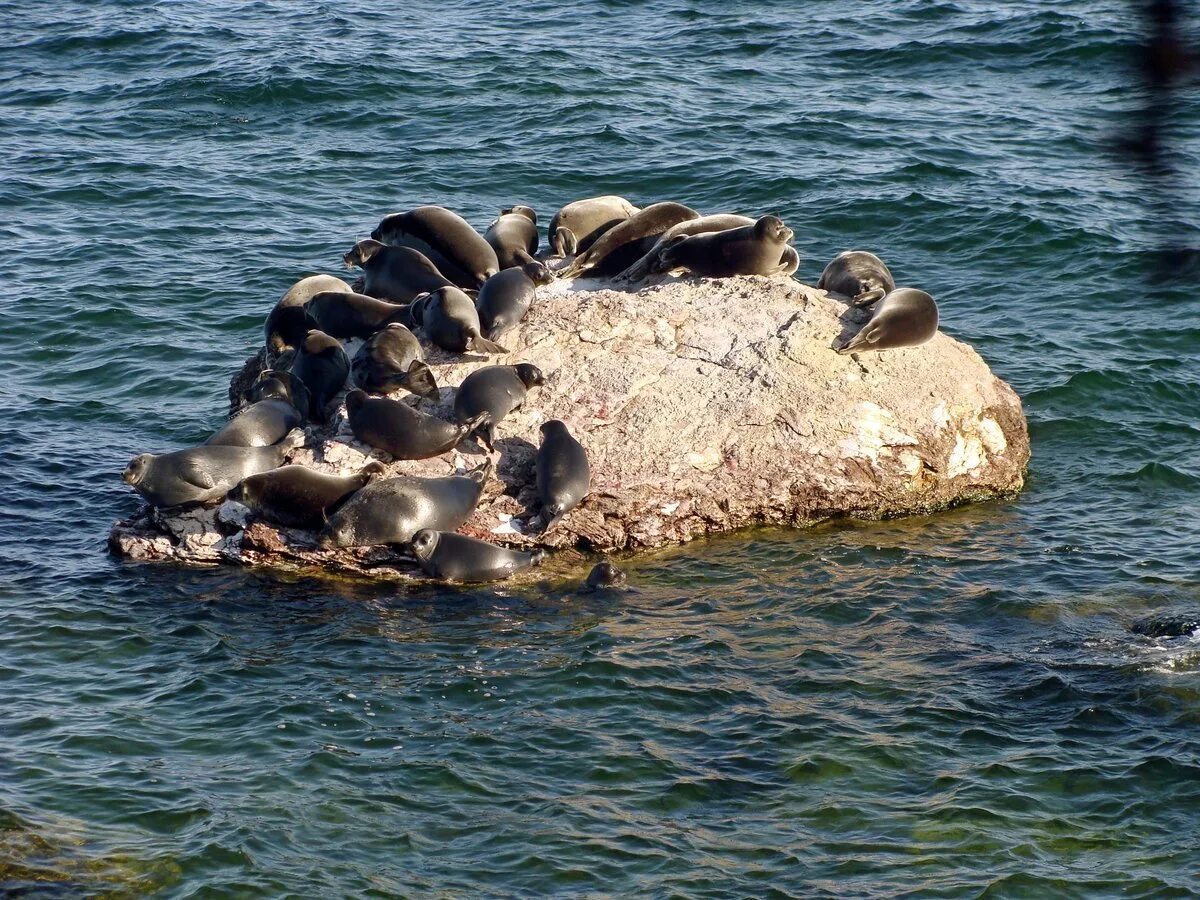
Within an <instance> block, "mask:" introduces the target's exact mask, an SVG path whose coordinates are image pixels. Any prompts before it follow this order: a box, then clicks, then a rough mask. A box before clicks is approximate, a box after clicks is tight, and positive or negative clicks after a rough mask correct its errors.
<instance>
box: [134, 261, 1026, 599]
mask: <svg viewBox="0 0 1200 900" xmlns="http://www.w3.org/2000/svg"><path fill="white" fill-rule="evenodd" d="M865 318H866V314H865V313H862V312H860V311H857V310H852V309H850V308H848V307H847V306H846V305H845V304H844V303H843V302H841V301H840V300H839V299H837V298H835V297H833V296H830V295H827V294H826V293H825V292H824V291H818V290H816V289H814V288H811V287H807V286H805V285H802V284H800V283H798V282H795V281H790V280H771V279H767V278H761V277H743V278H731V279H724V280H719V281H679V280H668V281H667V282H666V283H663V284H659V285H654V286H649V287H644V288H642V289H641V290H638V291H628V292H627V291H621V290H614V289H610V288H609V287H607V286H602V285H598V284H595V283H588V282H586V281H583V280H580V281H577V282H574V283H571V282H561V281H560V282H558V283H556V284H554V285H552V286H550V287H549V288H545V289H543V290H542V291H541V292H539V295H538V302H537V303H536V304H535V306H534V308H533V310H532V311H531V312H530V314H529V316H528V318H527V319H526V321H525V322H524V323H523V324H522V326H520V327H519V328H518V329H517V330H516V331H513V332H510V333H509V334H508V335H506V336H505V337H504V338H503V340H502V343H504V344H505V345H506V346H507V347H508V348H509V349H510V350H511V351H512V352H511V353H510V354H509V355H508V356H506V357H500V358H497V357H492V358H484V357H461V356H452V355H449V354H440V353H437V352H436V351H435V352H434V353H431V354H430V359H429V362H430V364H431V366H432V368H433V369H434V372H435V374H436V376H437V378H438V382H439V384H440V385H442V386H443V389H442V394H441V402H440V403H434V402H432V401H431V400H424V399H423V400H421V401H420V406H421V408H422V409H423V410H425V411H427V412H436V413H440V414H442V415H445V416H448V415H449V410H450V405H451V403H452V401H453V387H454V386H455V385H457V384H458V383H459V382H460V381H462V379H463V378H464V377H465V376H466V375H467V374H468V373H469V372H470V371H472V370H474V369H475V368H477V367H479V366H482V365H491V364H495V363H506V364H508V363H515V362H532V363H534V364H536V365H537V366H539V367H540V368H541V369H542V370H543V372H544V373H545V374H546V384H545V386H544V387H540V388H535V389H534V390H533V391H532V392H531V393H530V396H529V399H528V402H527V403H526V405H525V407H524V408H523V409H521V410H519V411H517V412H516V413H514V414H513V415H511V416H510V417H509V418H508V419H506V420H505V421H504V422H503V423H502V424H501V425H500V427H499V429H498V438H499V439H498V441H497V443H496V448H497V451H498V455H497V457H496V477H495V478H494V479H493V480H492V482H491V483H490V484H489V485H488V487H487V490H486V491H485V494H484V498H483V500H482V501H481V503H480V506H479V508H478V510H477V511H476V513H475V515H474V516H473V518H472V519H471V520H470V522H468V524H467V525H466V526H465V527H464V528H463V531H464V533H468V534H472V535H474V536H476V537H481V538H485V539H487V540H491V541H497V542H502V543H506V544H510V545H513V546H532V545H538V546H544V547H549V548H554V549H565V548H573V549H576V550H583V551H587V550H612V549H615V550H634V549H640V548H651V547H657V546H661V545H663V544H667V543H672V542H679V541H687V540H689V539H691V538H694V537H696V536H698V535H703V534H709V533H713V532H719V531H728V530H731V529H736V528H742V527H745V526H749V525H758V524H774V525H780V524H786V525H793V526H805V525H811V524H813V523H816V522H820V521H823V520H826V519H831V518H840V517H854V518H863V519H876V518H883V517H890V516H897V515H904V514H911V513H926V512H930V511H933V510H937V509H941V508H945V507H948V506H951V505H955V504H959V503H965V502H969V501H977V500H986V499H989V498H993V497H997V496H1001V495H1005V494H1011V493H1014V492H1016V491H1018V490H1020V488H1021V487H1022V484H1023V479H1024V473H1025V468H1026V465H1027V462H1028V459H1029V437H1028V431H1027V427H1026V423H1025V418H1024V415H1023V414H1022V410H1021V402H1020V399H1019V398H1018V397H1017V395H1016V393H1015V392H1014V391H1013V390H1012V389H1011V388H1010V387H1009V386H1008V385H1006V384H1005V383H1004V382H1002V381H1000V380H999V379H998V378H996V377H995V376H994V375H993V374H992V373H991V371H990V370H989V369H988V367H987V365H986V363H984V361H983V360H982V359H981V358H980V357H979V355H978V354H977V353H976V352H975V351H974V350H972V349H971V348H970V347H969V346H967V345H966V344H963V343H961V342H959V341H956V340H954V339H953V338H951V337H949V336H948V335H945V334H941V333H939V334H938V335H937V336H936V337H935V338H934V339H933V340H932V341H930V342H929V343H927V344H925V345H923V346H921V347H917V348H914V349H908V350H893V351H887V352H884V353H881V354H869V355H864V356H863V357H861V359H859V360H856V359H854V358H852V357H847V356H839V355H838V354H836V353H834V352H833V350H832V347H833V346H835V345H840V343H841V341H843V340H844V339H845V338H846V337H848V336H849V335H851V334H853V333H854V332H855V331H857V329H858V327H859V325H860V324H861V323H862V322H863V321H865ZM347 349H348V352H350V353H351V354H352V353H353V349H354V348H353V347H348V348H347ZM261 365H262V359H261V358H257V357H256V358H254V359H251V360H249V361H248V362H247V368H246V370H245V371H244V372H243V373H242V375H241V376H240V377H242V378H245V377H251V376H252V375H253V373H254V372H256V371H257V369H258V368H259V367H261ZM415 400H416V398H410V401H415ZM551 418H557V419H562V420H563V421H565V422H566V423H567V425H568V426H569V427H570V429H571V432H572V433H573V434H574V435H575V436H576V437H577V438H578V439H579V440H580V441H581V442H582V443H583V445H584V446H585V447H586V448H587V450H588V454H589V457H590V461H591V469H592V492H591V494H590V496H589V497H588V499H587V500H585V501H584V503H583V504H582V505H581V506H580V507H579V508H577V509H576V510H574V511H573V512H572V513H570V514H568V515H567V516H566V517H565V518H564V519H563V520H562V522H561V524H560V525H559V526H558V527H557V528H556V529H554V530H553V531H551V532H550V533H542V532H541V529H540V525H541V521H540V518H538V516H537V515H536V513H537V510H536V500H535V495H534V488H533V456H534V453H535V451H536V444H537V440H538V438H537V435H538V425H540V424H541V423H542V422H544V421H545V420H547V419H551ZM485 452H486V451H485V450H484V448H482V447H481V446H476V445H475V444H474V443H473V442H471V443H468V444H466V445H464V446H463V447H462V448H460V451H457V452H454V453H450V454H447V455H446V456H445V457H442V458H438V459H432V460H423V461H419V462H394V463H391V462H389V466H388V468H389V473H394V474H399V473H410V474H448V473H450V472H452V471H455V470H462V469H463V468H469V467H472V466H474V465H476V464H477V463H478V462H480V461H482V459H483V454H484V453H485ZM369 455H372V454H371V452H370V448H368V447H364V446H362V445H360V444H358V443H357V442H355V441H354V439H353V436H352V435H351V434H350V432H349V429H348V427H347V425H346V423H345V417H344V414H339V415H338V416H337V417H335V419H334V426H333V429H332V430H330V431H318V430H312V431H311V432H310V434H309V436H308V441H307V443H306V445H305V447H303V448H301V449H300V450H298V451H296V453H295V454H294V456H293V458H292V461H293V462H300V463H304V464H307V465H312V466H315V467H317V468H322V469H325V470H327V471H338V472H344V471H352V470H357V469H358V468H360V467H361V466H362V465H363V464H364V463H365V462H366V460H367V457H368V456H369ZM373 457H374V458H383V459H385V461H386V457H384V456H383V455H382V454H381V453H379V452H378V451H376V452H375V453H374V454H373ZM245 512H246V511H245V509H244V508H242V507H239V506H237V505H236V504H233V503H228V502H227V503H225V504H224V505H222V506H221V507H219V508H217V509H215V510H214V509H210V510H199V511H193V512H190V513H187V514H185V515H182V516H174V517H170V518H166V517H163V516H161V515H160V514H158V513H155V512H151V511H146V512H144V513H143V514H142V515H140V516H139V517H136V518H135V519H133V520H131V521H129V522H122V523H118V524H117V525H116V526H115V527H114V529H113V534H112V544H113V547H114V548H115V549H116V550H117V551H118V552H120V553H123V554H125V555H128V556H132V557H135V558H143V559H145V558H169V559H176V560H181V561H192V562H215V561H219V560H233V561H237V562H241V563H246V564H250V565H265V566H276V567H282V568H296V569H305V570H324V571H335V572H344V573H352V574H359V575H370V576H374V577H380V576H383V577H395V578H404V577H408V575H409V574H410V573H412V572H413V571H414V569H413V566H412V564H411V562H410V561H409V560H408V559H407V557H406V556H405V555H404V554H403V552H401V551H399V550H392V549H387V548H375V549H372V550H367V551H327V552H324V551H318V550H317V549H316V547H315V544H314V543H313V540H312V535H311V534H306V533H302V532H294V531H289V530H286V529H275V528H273V527H270V526H268V525H265V524H263V523H256V522H253V521H248V520H246V517H245Z"/></svg>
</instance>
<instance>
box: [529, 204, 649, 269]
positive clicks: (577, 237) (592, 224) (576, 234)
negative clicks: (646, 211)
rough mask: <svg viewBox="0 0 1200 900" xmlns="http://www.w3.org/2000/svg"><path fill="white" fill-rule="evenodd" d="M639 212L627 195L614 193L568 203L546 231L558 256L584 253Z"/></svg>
mask: <svg viewBox="0 0 1200 900" xmlns="http://www.w3.org/2000/svg"><path fill="white" fill-rule="evenodd" d="M637 211H638V208H637V207H636V206H634V205H633V204H632V203H630V202H629V201H628V200H626V199H625V198H624V197H617V196H615V195H612V194H610V195H608V196H606V197H589V198H588V199H586V200H576V201H574V202H573V203H568V204H567V205H566V206H564V207H563V208H562V209H560V210H559V211H558V212H556V213H555V214H554V218H553V219H551V220H550V227H549V228H548V229H547V231H546V235H547V240H548V242H549V244H550V251H551V253H553V255H554V256H558V257H562V256H569V255H571V254H574V253H582V252H584V251H585V250H587V249H588V248H589V247H591V246H592V244H594V243H595V242H596V240H597V239H598V238H599V237H600V235H602V234H604V232H606V231H608V230H609V229H610V228H614V227H616V226H617V225H620V224H621V223H622V222H624V221H625V220H626V219H628V218H629V217H630V216H632V215H633V214H634V213H636V212H637Z"/></svg>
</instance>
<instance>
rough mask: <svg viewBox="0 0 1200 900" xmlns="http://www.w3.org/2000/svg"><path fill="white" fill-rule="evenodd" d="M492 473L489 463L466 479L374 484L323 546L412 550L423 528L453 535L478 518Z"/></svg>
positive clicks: (344, 512)
mask: <svg viewBox="0 0 1200 900" xmlns="http://www.w3.org/2000/svg"><path fill="white" fill-rule="evenodd" d="M491 471H492V463H491V460H488V461H487V462H485V463H484V464H483V465H481V466H478V467H476V468H474V469H472V470H471V471H470V472H468V473H466V474H465V475H451V476H449V477H447V478H416V477H412V476H402V477H399V478H383V479H380V480H378V481H373V482H371V483H370V484H368V485H367V486H366V487H364V488H363V489H362V490H360V491H359V492H358V493H357V494H355V495H354V496H353V497H351V498H350V499H349V500H348V501H346V503H345V504H344V505H343V506H342V508H341V509H339V510H338V511H337V512H336V513H334V514H333V517H332V518H331V519H330V520H329V524H328V525H326V526H325V528H324V529H323V530H322V531H321V534H320V535H319V537H318V538H317V544H318V545H319V546H320V547H323V548H327V549H328V548H332V547H373V546H376V545H379V544H407V543H408V542H409V541H411V540H412V539H413V536H414V535H415V534H416V533H417V532H419V531H420V530H421V529H423V528H433V529H437V530H440V531H453V530H455V529H457V528H460V527H462V525H463V523H464V522H466V521H467V519H469V518H470V517H471V513H473V512H475V507H476V506H478V505H479V498H480V497H482V496H483V486H484V485H485V484H486V483H487V479H488V476H489V475H490V474H491Z"/></svg>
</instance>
